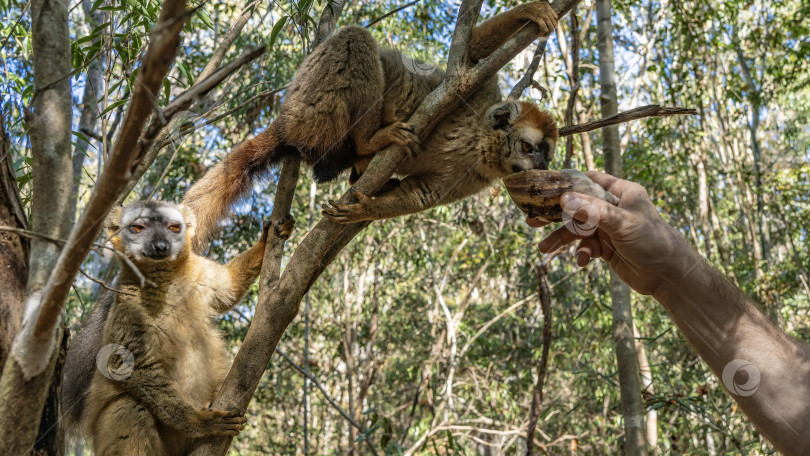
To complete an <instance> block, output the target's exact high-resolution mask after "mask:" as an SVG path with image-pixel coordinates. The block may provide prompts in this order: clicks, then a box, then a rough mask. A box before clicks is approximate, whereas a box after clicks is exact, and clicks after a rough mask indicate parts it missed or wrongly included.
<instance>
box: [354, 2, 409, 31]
mask: <svg viewBox="0 0 810 456" xmlns="http://www.w3.org/2000/svg"><path fill="white" fill-rule="evenodd" d="M417 3H419V0H413V1H412V2H410V3H406V4H404V5H402V6H400V7H399V8H397V9H395V10H393V11H390V12H388V13H385V14H383V15H382V16H380V17H378V18H377V19H374V20H373V21H371V22H369V23H368V24H366V25H365V26H364V27H365V28H371V27H372V26H373V25H374V24H376V23H377V22H380V21H381V20H383V19H385V18H386V17H388V16H392V15H394V14H397V13H398V12H400V11H402V10H404V9H405V8H407V7H409V6H413V5H416V4H417Z"/></svg>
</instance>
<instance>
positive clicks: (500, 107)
mask: <svg viewBox="0 0 810 456" xmlns="http://www.w3.org/2000/svg"><path fill="white" fill-rule="evenodd" d="M518 114H520V105H519V104H518V103H515V102H514V101H505V102H503V103H498V104H496V105H494V106H492V107H491V108H489V111H488V112H487V124H489V126H490V127H492V128H494V129H495V130H501V129H503V128H506V127H508V126H510V125H512V124H513V123H514V122H515V119H517V117H518Z"/></svg>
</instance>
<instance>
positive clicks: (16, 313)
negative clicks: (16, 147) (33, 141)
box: [0, 114, 28, 372]
mask: <svg viewBox="0 0 810 456" xmlns="http://www.w3.org/2000/svg"><path fill="white" fill-rule="evenodd" d="M2 118H3V116H2V114H0V225H3V226H9V227H12V228H17V229H26V228H28V226H27V223H26V220H25V212H24V210H23V205H22V201H21V200H20V196H19V194H18V193H17V181H16V179H15V177H14V169H13V164H12V163H13V160H12V158H11V153H10V152H11V151H10V150H9V138H8V135H7V134H6V131H5V123H4V122H3V121H2ZM27 279H28V240H27V239H25V238H23V237H22V236H20V235H19V234H17V233H12V232H10V231H0V372H2V370H3V366H4V365H5V364H6V359H8V355H9V352H10V351H11V343H12V342H13V341H14V336H16V335H17V333H18V332H20V324H21V323H22V316H23V301H24V300H25V282H26V280H27Z"/></svg>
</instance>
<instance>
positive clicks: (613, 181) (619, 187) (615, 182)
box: [585, 171, 631, 198]
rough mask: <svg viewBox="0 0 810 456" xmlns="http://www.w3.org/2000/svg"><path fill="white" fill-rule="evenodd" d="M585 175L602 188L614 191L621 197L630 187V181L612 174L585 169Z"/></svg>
mask: <svg viewBox="0 0 810 456" xmlns="http://www.w3.org/2000/svg"><path fill="white" fill-rule="evenodd" d="M585 175H586V176H588V177H589V178H590V179H591V180H592V181H594V182H596V183H597V184H599V185H600V186H601V187H602V188H604V189H605V190H607V191H609V192H610V193H613V194H614V195H616V196H618V197H619V198H621V197H622V194H623V193H624V192H626V191H627V190H628V189H629V185H630V184H631V182H630V181H626V180H624V179H619V178H618V177H614V176H611V175H610V174H606V173H602V172H599V171H585Z"/></svg>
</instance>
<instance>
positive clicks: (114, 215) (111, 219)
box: [104, 206, 124, 237]
mask: <svg viewBox="0 0 810 456" xmlns="http://www.w3.org/2000/svg"><path fill="white" fill-rule="evenodd" d="M123 213H124V207H123V206H115V207H114V208H112V209H110V213H109V214H108V215H107V220H105V221H104V230H105V231H107V236H108V237H112V236H113V235H114V234H115V233H117V232H118V230H120V229H121V215H122V214H123Z"/></svg>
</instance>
